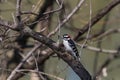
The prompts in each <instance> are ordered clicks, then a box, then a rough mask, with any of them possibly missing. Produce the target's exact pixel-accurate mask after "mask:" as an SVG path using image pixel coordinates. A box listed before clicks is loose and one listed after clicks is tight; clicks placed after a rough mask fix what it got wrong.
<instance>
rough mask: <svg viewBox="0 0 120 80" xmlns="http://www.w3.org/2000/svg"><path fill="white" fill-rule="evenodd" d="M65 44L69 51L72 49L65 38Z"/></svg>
mask: <svg viewBox="0 0 120 80" xmlns="http://www.w3.org/2000/svg"><path fill="white" fill-rule="evenodd" d="M63 45H64V46H65V48H66V50H68V51H72V48H71V47H70V46H69V43H68V41H66V40H63Z"/></svg>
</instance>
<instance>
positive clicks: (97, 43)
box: [0, 0, 120, 80]
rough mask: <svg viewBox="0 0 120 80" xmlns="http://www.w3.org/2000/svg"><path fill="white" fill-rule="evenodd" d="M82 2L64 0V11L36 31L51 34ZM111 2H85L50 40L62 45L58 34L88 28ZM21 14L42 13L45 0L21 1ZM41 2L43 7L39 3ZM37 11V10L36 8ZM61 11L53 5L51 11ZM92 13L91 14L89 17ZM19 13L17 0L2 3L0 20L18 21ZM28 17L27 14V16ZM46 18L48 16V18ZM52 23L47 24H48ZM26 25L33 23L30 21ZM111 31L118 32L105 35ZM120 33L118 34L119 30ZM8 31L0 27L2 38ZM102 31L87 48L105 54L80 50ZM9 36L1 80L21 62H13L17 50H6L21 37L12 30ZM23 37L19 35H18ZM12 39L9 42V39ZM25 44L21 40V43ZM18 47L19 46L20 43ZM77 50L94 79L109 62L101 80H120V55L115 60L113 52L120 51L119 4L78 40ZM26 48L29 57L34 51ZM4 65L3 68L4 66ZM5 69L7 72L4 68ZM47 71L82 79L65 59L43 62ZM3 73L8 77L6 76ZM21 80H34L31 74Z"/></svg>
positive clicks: (67, 79)
mask: <svg viewBox="0 0 120 80" xmlns="http://www.w3.org/2000/svg"><path fill="white" fill-rule="evenodd" d="M78 2H79V0H74V1H73V0H63V3H64V8H65V9H64V11H63V12H62V11H61V12H60V11H58V12H54V13H52V14H51V15H50V18H49V20H43V21H41V22H39V23H38V24H37V25H36V26H35V28H34V30H35V31H37V32H38V31H39V30H41V29H42V28H44V27H42V28H41V27H40V26H41V24H42V25H43V26H46V25H47V29H46V30H45V31H44V32H43V34H44V35H47V34H48V33H50V32H51V31H53V30H54V29H55V28H56V26H57V25H58V24H59V19H60V18H61V20H63V19H64V17H66V16H67V15H68V14H69V13H70V12H71V11H72V10H73V9H74V8H75V7H76V5H77V4H78ZM110 2H112V0H85V2H84V3H83V5H82V6H81V7H80V9H79V10H78V11H77V12H76V13H75V14H74V15H73V16H72V17H71V18H70V20H69V21H68V22H67V23H65V25H63V27H61V28H60V29H59V31H58V32H56V33H55V34H54V35H53V36H51V37H50V38H51V39H52V40H54V41H56V42H57V41H59V42H60V43H61V42H62V40H61V39H59V38H58V35H60V36H62V35H63V34H65V33H68V34H70V36H71V37H72V38H74V37H75V35H77V32H78V31H79V30H80V29H81V28H83V27H84V25H86V24H87V23H88V22H89V21H90V19H91V18H92V17H94V16H95V15H96V14H97V13H98V12H99V11H100V10H101V9H103V8H104V7H105V6H106V5H108V4H109V3H110ZM21 3H22V8H21V10H22V11H32V10H33V11H34V12H35V13H38V12H39V10H40V9H39V8H40V7H41V6H42V5H43V3H44V0H22V2H21ZM39 3H40V4H39ZM35 8H36V9H35ZM57 8H59V6H58V4H57V3H56V2H54V3H53V5H52V7H51V8H50V10H51V9H54V10H55V9H57ZM90 12H91V13H92V14H90ZM15 14H16V0H0V18H2V19H4V20H7V21H11V22H15V21H16V20H14V17H15ZM28 15H29V14H24V15H23V16H22V19H24V17H26V16H28ZM29 17H32V18H30V19H31V21H32V20H33V19H34V16H33V15H30V16H29ZM45 17H46V16H45ZM47 21H48V22H49V23H47V24H46V22H47ZM27 24H31V23H30V22H27ZM110 30H115V31H113V32H111V33H109V34H107V35H106V34H105V35H104V33H105V32H109V31H110ZM116 30H119V31H116ZM5 31H8V29H5V28H4V27H3V26H0V35H2V34H4V32H5ZM100 32H101V35H99V36H97V37H93V38H89V39H87V42H86V45H87V46H89V47H92V48H93V47H94V48H99V49H105V50H108V52H107V51H106V52H105V51H95V50H94V49H93V50H92V49H89V48H81V46H79V44H81V45H82V44H83V43H84V42H85V40H86V36H87V35H89V37H90V36H92V35H95V34H98V33H100ZM5 36H6V37H7V38H6V37H5V38H4V39H3V40H1V41H0V75H1V76H0V77H1V79H0V80H5V79H6V78H3V77H6V76H7V75H8V74H9V73H10V72H11V69H14V67H15V66H16V65H17V64H18V63H19V60H18V61H16V62H15V61H14V60H16V59H13V55H14V53H13V52H14V51H13V49H12V48H7V49H6V48H5V46H14V45H16V43H17V41H16V37H18V36H19V33H17V32H15V31H13V30H10V31H9V32H8V34H6V35H5ZM19 37H20V36H19ZM8 38H9V39H8ZM21 42H22V40H21ZM35 42H36V41H35V40H33V39H31V38H30V39H29V40H28V42H27V44H34V43H35ZM17 44H19V43H17ZM76 44H78V45H77V48H78V50H79V52H80V54H81V62H82V64H83V65H84V66H85V68H86V69H87V70H88V71H89V73H90V74H91V75H92V76H95V74H96V73H97V72H99V70H100V69H101V67H102V66H103V65H104V64H105V63H106V62H107V61H109V60H110V62H108V65H107V66H106V67H105V72H104V70H102V71H103V73H102V72H101V75H100V76H101V77H100V78H101V80H119V79H120V74H119V73H120V63H119V62H120V56H118V57H114V55H113V54H111V52H109V50H110V51H117V50H118V48H120V5H117V6H116V7H115V8H113V9H112V10H111V11H110V12H109V13H107V14H106V15H105V16H104V17H103V18H102V19H101V20H100V21H98V22H97V23H96V24H95V25H94V26H93V27H92V28H91V29H90V32H89V34H88V33H87V32H86V33H85V34H84V35H82V36H81V37H80V38H79V39H78V40H77V41H76ZM22 49H24V52H23V53H24V54H27V53H28V52H29V51H30V50H31V49H32V48H22ZM3 65H4V66H3ZM2 68H6V69H2ZM43 69H44V72H45V73H47V74H51V75H54V76H58V77H61V78H63V79H64V80H80V79H79V77H78V76H77V75H76V74H75V73H74V71H73V70H72V69H71V68H70V67H69V65H67V64H66V63H65V62H64V61H63V60H62V59H59V58H58V57H53V56H50V57H49V58H48V59H47V60H46V61H45V63H44V67H43ZM3 74H7V75H6V76H5V75H3ZM48 77H49V79H48V80H57V79H55V78H53V77H50V76H48ZM19 80H33V79H32V78H30V73H28V74H25V76H24V77H22V78H20V79H19ZM40 80H41V79H40Z"/></svg>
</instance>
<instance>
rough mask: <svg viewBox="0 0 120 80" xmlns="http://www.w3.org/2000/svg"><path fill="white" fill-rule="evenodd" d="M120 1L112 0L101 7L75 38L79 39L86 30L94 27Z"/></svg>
mask: <svg viewBox="0 0 120 80" xmlns="http://www.w3.org/2000/svg"><path fill="white" fill-rule="evenodd" d="M119 3H120V0H112V2H110V3H109V4H108V5H107V6H105V7H104V8H103V9H101V10H100V11H99V12H98V13H97V14H96V15H95V16H94V17H93V18H92V19H91V20H90V21H89V22H88V23H87V24H86V25H85V26H84V27H83V28H82V29H80V30H79V32H78V34H77V35H76V36H75V37H74V40H78V38H79V37H81V36H82V35H83V34H84V33H85V32H87V31H88V29H89V27H93V25H94V24H96V23H97V22H98V21H99V20H100V19H102V18H103V17H104V16H105V15H106V14H107V13H108V12H110V11H111V10H112V9H113V8H114V7H115V6H116V5H118V4H119Z"/></svg>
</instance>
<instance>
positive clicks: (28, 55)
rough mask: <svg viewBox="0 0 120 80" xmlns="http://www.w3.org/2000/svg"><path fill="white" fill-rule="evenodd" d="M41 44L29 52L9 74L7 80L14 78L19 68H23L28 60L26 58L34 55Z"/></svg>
mask: <svg viewBox="0 0 120 80" xmlns="http://www.w3.org/2000/svg"><path fill="white" fill-rule="evenodd" d="M39 47H40V45H37V46H35V47H34V48H33V49H32V50H31V51H30V52H29V53H28V54H27V56H26V57H25V58H24V59H23V60H22V61H21V62H20V63H19V65H18V66H17V67H16V68H15V69H14V70H13V71H12V73H11V74H10V75H9V77H8V78H7V80H12V77H13V76H15V74H16V72H17V70H19V69H20V68H21V66H22V65H23V64H24V63H25V62H26V60H27V59H28V58H29V57H30V56H31V55H32V53H33V52H34V51H36V50H37V49H38V48H39Z"/></svg>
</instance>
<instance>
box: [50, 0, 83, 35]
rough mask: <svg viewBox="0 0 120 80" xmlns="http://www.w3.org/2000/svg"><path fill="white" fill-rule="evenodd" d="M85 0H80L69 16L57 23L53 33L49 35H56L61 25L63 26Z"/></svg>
mask: <svg viewBox="0 0 120 80" xmlns="http://www.w3.org/2000/svg"><path fill="white" fill-rule="evenodd" d="M83 2H84V0H80V1H79V3H78V5H77V6H75V8H74V9H73V10H72V12H71V13H69V14H68V16H67V17H66V18H65V19H64V20H63V21H62V22H61V23H59V24H58V25H57V27H56V29H54V30H53V31H52V32H51V33H49V34H48V37H50V36H52V35H54V34H55V33H56V32H57V31H58V30H59V28H60V27H62V26H63V25H64V24H65V23H66V22H67V21H68V20H69V19H70V18H71V17H72V16H73V15H74V14H75V13H76V12H77V11H78V10H79V8H80V7H81V6H82V4H83Z"/></svg>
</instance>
